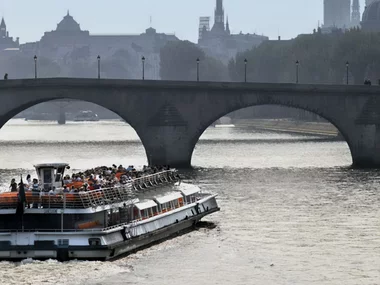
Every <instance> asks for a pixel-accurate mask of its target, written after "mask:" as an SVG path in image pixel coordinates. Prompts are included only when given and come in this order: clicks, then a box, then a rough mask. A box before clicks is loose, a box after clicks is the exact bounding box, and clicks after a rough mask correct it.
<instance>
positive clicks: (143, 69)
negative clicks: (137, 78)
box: [141, 56, 145, 80]
mask: <svg viewBox="0 0 380 285" xmlns="http://www.w3.org/2000/svg"><path fill="white" fill-rule="evenodd" d="M141 61H142V79H143V80H145V56H143V57H142V58H141Z"/></svg>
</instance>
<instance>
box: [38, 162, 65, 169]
mask: <svg viewBox="0 0 380 285" xmlns="http://www.w3.org/2000/svg"><path fill="white" fill-rule="evenodd" d="M67 166H69V164H68V163H41V164H36V165H34V167H35V168H36V169H37V168H46V167H48V168H54V169H57V168H60V167H67Z"/></svg>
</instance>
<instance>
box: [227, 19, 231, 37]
mask: <svg viewBox="0 0 380 285" xmlns="http://www.w3.org/2000/svg"><path fill="white" fill-rule="evenodd" d="M226 32H227V34H229V35H230V34H231V31H230V23H229V22H228V16H227V20H226Z"/></svg>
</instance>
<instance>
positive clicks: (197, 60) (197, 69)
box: [197, 57, 200, 81]
mask: <svg viewBox="0 0 380 285" xmlns="http://www.w3.org/2000/svg"><path fill="white" fill-rule="evenodd" d="M199 62H200V60H199V57H198V58H197V81H199Z"/></svg>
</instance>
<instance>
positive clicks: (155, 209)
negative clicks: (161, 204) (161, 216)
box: [152, 206, 158, 215]
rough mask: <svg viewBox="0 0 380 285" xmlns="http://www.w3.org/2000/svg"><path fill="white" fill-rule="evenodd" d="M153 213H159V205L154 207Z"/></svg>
mask: <svg viewBox="0 0 380 285" xmlns="http://www.w3.org/2000/svg"><path fill="white" fill-rule="evenodd" d="M152 212H153V215H156V214H157V213H158V209H157V206H155V207H153V208H152Z"/></svg>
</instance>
